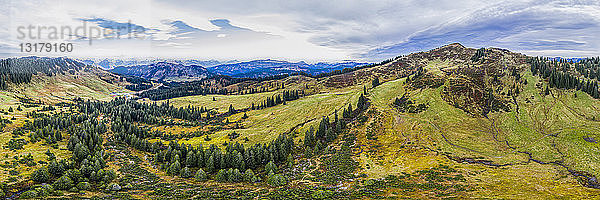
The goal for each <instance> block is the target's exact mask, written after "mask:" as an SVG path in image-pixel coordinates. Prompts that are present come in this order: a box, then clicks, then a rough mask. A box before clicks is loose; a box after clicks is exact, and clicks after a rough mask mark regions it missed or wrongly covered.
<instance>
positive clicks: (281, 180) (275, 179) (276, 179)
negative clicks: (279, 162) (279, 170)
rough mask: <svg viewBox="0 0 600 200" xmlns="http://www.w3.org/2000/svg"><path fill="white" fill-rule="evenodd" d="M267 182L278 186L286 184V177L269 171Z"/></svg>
mask: <svg viewBox="0 0 600 200" xmlns="http://www.w3.org/2000/svg"><path fill="white" fill-rule="evenodd" d="M267 184H269V185H270V186H273V187H279V186H283V185H285V184H287V178H285V176H283V175H281V174H273V173H271V174H270V175H269V177H268V179H267Z"/></svg>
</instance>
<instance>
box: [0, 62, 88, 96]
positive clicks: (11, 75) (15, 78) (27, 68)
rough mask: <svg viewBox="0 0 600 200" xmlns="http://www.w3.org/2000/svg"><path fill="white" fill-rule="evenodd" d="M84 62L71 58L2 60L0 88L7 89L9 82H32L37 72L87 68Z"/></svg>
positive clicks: (46, 72)
mask: <svg viewBox="0 0 600 200" xmlns="http://www.w3.org/2000/svg"><path fill="white" fill-rule="evenodd" d="M85 67H86V65H85V64H84V63H81V62H78V61H75V60H72V59H69V58H40V57H22V58H7V59H1V60H0V89H6V88H7V87H8V84H9V83H13V84H20V83H29V82H31V77H32V76H33V75H34V74H37V73H43V74H45V75H47V76H53V75H56V74H65V73H71V74H74V73H75V72H76V71H80V70H82V69H83V68H85Z"/></svg>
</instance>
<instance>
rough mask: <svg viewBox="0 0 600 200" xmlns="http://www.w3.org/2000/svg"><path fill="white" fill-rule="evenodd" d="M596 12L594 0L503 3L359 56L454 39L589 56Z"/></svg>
mask: <svg viewBox="0 0 600 200" xmlns="http://www.w3.org/2000/svg"><path fill="white" fill-rule="evenodd" d="M583 10H588V11H589V10H593V11H596V12H590V13H588V12H582V11H583ZM597 12H600V7H599V6H598V5H597V3H596V4H594V3H593V2H589V3H588V4H586V3H582V2H566V1H532V2H502V3H498V4H495V5H493V6H491V7H488V8H484V9H480V10H477V11H475V12H473V13H472V14H470V15H468V16H464V17H461V18H458V19H456V20H453V21H451V22H448V23H445V24H442V25H440V26H435V27H431V28H429V29H425V30H423V31H420V32H418V33H416V34H414V35H412V36H410V37H409V38H408V39H407V40H405V41H403V42H400V43H396V44H392V45H386V46H383V47H379V48H375V49H373V50H371V51H368V52H367V53H364V54H362V55H361V56H364V57H370V58H373V57H376V58H385V57H391V56H393V55H399V54H403V53H408V52H414V51H419V50H423V49H430V48H435V47H437V46H440V45H444V44H448V43H452V42H461V43H463V44H464V45H467V46H474V47H488V46H496V47H502V48H508V49H511V50H515V51H524V52H530V53H534V54H537V55H548V56H555V54H554V53H553V52H556V50H573V52H572V53H567V54H566V55H562V56H591V55H593V54H591V53H592V52H594V53H596V54H598V53H600V52H598V51H597V49H598V48H599V47H600V41H598V40H596V39H592V38H594V37H597V36H596V35H597V34H598V33H600V18H599V17H598V15H597ZM561 52H562V53H565V52H567V51H561ZM582 52H588V53H585V54H581V53H582Z"/></svg>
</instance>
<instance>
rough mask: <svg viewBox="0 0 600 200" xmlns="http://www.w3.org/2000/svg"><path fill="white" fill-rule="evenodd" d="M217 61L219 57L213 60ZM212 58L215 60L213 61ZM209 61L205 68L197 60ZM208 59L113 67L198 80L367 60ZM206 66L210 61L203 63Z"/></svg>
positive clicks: (312, 70) (315, 69)
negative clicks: (311, 61) (233, 61)
mask: <svg viewBox="0 0 600 200" xmlns="http://www.w3.org/2000/svg"><path fill="white" fill-rule="evenodd" d="M214 62H218V61H214ZM214 62H212V63H214ZM193 63H204V64H208V67H207V68H205V67H203V66H201V65H198V64H193ZM210 64H211V62H209V61H203V62H200V61H197V62H192V61H190V60H187V61H179V62H156V63H150V64H139V65H129V66H119V67H115V68H112V69H111V70H110V71H111V72H113V73H117V74H122V75H130V76H137V77H141V78H145V79H150V80H158V81H186V80H199V79H202V78H206V77H209V76H211V75H226V76H231V77H234V78H259V77H267V76H273V75H281V74H292V73H307V74H312V75H316V74H321V73H328V72H332V71H335V70H342V69H344V68H354V67H357V66H363V65H366V64H368V63H359V62H350V61H349V62H340V63H324V62H319V63H314V64H309V63H306V62H304V61H300V62H288V61H279V60H270V59H268V60H253V61H247V62H237V63H226V64H219V65H214V66H212V65H210ZM204 66H207V65H204Z"/></svg>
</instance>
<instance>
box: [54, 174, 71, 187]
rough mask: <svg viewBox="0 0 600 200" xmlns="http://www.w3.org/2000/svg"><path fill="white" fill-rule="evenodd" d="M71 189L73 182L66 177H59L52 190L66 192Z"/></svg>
mask: <svg viewBox="0 0 600 200" xmlns="http://www.w3.org/2000/svg"><path fill="white" fill-rule="evenodd" d="M71 187H73V181H72V180H71V179H70V178H69V177H67V176H61V177H60V178H59V179H58V180H56V181H54V188H56V189H57V190H68V189H71Z"/></svg>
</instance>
